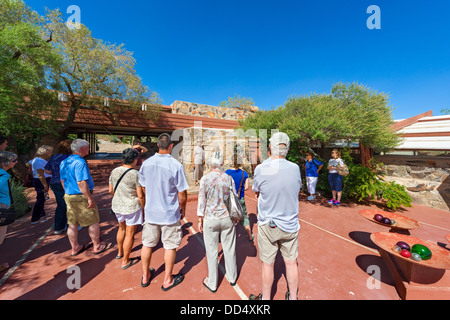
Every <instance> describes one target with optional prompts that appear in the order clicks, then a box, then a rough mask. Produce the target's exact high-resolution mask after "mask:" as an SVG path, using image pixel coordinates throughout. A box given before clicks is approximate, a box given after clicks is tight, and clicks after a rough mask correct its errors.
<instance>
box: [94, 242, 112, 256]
mask: <svg viewBox="0 0 450 320" xmlns="http://www.w3.org/2000/svg"><path fill="white" fill-rule="evenodd" d="M112 247H114V244H113V243H107V244H105V246H104V247H103V249H102V250H100V251H98V252H93V253H94V254H100V253H102V252H105V251H106V250H108V249H111V248H112Z"/></svg>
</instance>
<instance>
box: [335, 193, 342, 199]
mask: <svg viewBox="0 0 450 320" xmlns="http://www.w3.org/2000/svg"><path fill="white" fill-rule="evenodd" d="M336 193H337V201H338V202H341V197H342V191H337V192H336Z"/></svg>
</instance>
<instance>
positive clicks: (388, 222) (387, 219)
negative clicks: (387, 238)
mask: <svg viewBox="0 0 450 320" xmlns="http://www.w3.org/2000/svg"><path fill="white" fill-rule="evenodd" d="M381 222H382V223H384V224H387V225H390V224H391V219H389V218H383V219H382V220H381Z"/></svg>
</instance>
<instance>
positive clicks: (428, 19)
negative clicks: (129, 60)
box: [25, 0, 450, 119]
mask: <svg viewBox="0 0 450 320" xmlns="http://www.w3.org/2000/svg"><path fill="white" fill-rule="evenodd" d="M25 1H26V3H27V4H28V5H29V6H31V7H32V8H33V9H34V10H36V11H38V12H39V13H41V14H42V13H44V8H45V7H48V8H50V9H55V8H60V10H61V11H62V13H63V15H64V17H66V18H69V16H70V14H69V13H66V11H67V8H68V7H69V6H70V5H77V6H79V7H80V10H81V23H83V24H85V25H86V26H87V27H88V28H89V29H90V30H91V31H92V33H93V36H94V37H96V38H100V39H103V40H105V41H108V42H111V43H116V44H120V43H123V44H125V47H126V49H127V50H129V51H132V52H133V53H134V57H135V59H136V60H137V64H136V70H137V73H138V74H139V75H140V77H141V78H142V80H143V82H144V84H145V85H147V86H148V87H150V88H151V89H152V90H153V91H156V92H157V93H158V94H159V95H160V98H161V99H162V103H163V104H166V105H170V104H171V103H172V102H173V101H175V100H183V101H189V102H196V103H204V104H210V105H218V104H219V102H220V101H223V100H226V99H227V97H229V96H234V95H235V94H238V95H241V96H244V97H251V98H253V100H254V101H255V104H256V105H257V106H259V107H260V108H261V109H270V108H272V107H277V106H279V105H282V104H284V103H285V102H286V100H287V99H288V98H289V97H290V96H292V95H294V96H296V95H309V94H311V93H328V92H329V91H330V89H331V86H332V84H333V83H336V82H354V81H357V82H359V83H361V84H364V85H366V86H368V87H370V88H372V89H374V90H377V91H379V92H385V93H387V94H389V96H390V98H391V100H390V101H391V105H392V106H393V108H394V112H393V115H394V118H395V119H402V118H407V117H411V116H414V115H417V114H419V113H422V112H425V111H428V110H433V114H434V115H440V111H441V109H442V108H450V22H448V21H450V19H449V18H450V1H448V0H430V1H423V0H421V1H417V0H409V1H405V0H388V1H386V0H320V1H319V0H317V1H314V0H296V1H283V0H280V1H275V0H241V1H235V0H227V1H216V0H207V1H200V0H190V1H187V0H164V1H163V0H160V1H151V0H148V1H137V0H128V1H123V0H120V1H118V0H109V1H106V0H95V1H93V0H70V1H67V0H25ZM370 5H377V6H379V8H380V9H381V29H380V30H369V29H368V28H367V26H366V21H367V19H368V18H369V17H370V14H368V13H366V10H367V8H368V7H369V6H370Z"/></svg>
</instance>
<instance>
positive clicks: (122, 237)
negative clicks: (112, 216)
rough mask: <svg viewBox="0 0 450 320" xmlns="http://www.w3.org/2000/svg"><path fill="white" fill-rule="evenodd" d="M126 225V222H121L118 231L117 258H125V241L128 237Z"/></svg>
mask: <svg viewBox="0 0 450 320" xmlns="http://www.w3.org/2000/svg"><path fill="white" fill-rule="evenodd" d="M126 227H127V226H126V224H125V221H124V222H119V229H118V230H117V235H116V241H117V249H118V252H117V256H118V257H124V252H123V251H124V250H123V243H124V241H125V235H126Z"/></svg>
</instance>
